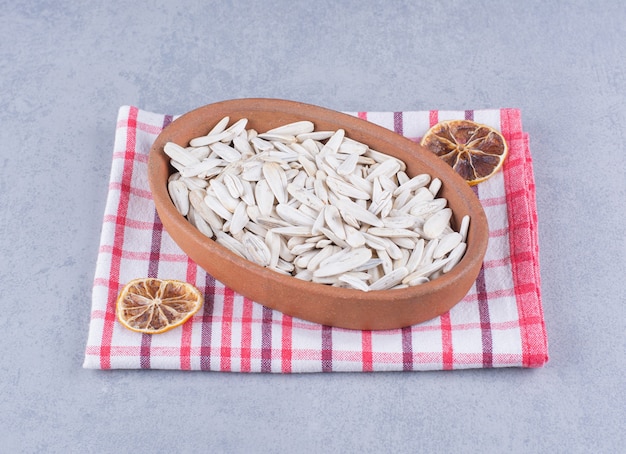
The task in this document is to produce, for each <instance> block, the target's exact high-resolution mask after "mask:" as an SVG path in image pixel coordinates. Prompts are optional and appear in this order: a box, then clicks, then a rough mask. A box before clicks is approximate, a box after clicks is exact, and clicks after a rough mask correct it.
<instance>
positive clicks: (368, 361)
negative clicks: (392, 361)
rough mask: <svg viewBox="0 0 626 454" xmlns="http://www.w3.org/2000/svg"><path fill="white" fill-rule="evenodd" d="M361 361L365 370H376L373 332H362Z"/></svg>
mask: <svg viewBox="0 0 626 454" xmlns="http://www.w3.org/2000/svg"><path fill="white" fill-rule="evenodd" d="M361 362H362V363H363V372H372V371H373V370H374V361H373V357H372V332H371V331H369V330H368V331H362V332H361Z"/></svg>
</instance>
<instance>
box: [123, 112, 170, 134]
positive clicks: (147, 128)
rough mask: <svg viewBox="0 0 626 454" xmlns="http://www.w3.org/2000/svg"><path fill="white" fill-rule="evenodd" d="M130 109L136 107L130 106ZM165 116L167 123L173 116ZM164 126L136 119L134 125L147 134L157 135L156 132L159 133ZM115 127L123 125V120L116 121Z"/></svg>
mask: <svg viewBox="0 0 626 454" xmlns="http://www.w3.org/2000/svg"><path fill="white" fill-rule="evenodd" d="M131 109H136V107H131ZM165 117H166V119H167V118H169V121H168V123H167V124H169V123H171V122H172V118H173V117H172V116H171V115H166V116H165ZM165 126H167V125H165ZM165 126H163V127H160V126H157V125H155V124H152V123H144V122H142V121H137V122H136V123H135V127H136V128H137V129H138V130H140V131H143V132H147V133H148V134H152V135H158V134H159V133H160V132H161V131H162V130H163V128H164V127H165ZM117 127H118V128H119V127H124V121H119V122H118V123H117Z"/></svg>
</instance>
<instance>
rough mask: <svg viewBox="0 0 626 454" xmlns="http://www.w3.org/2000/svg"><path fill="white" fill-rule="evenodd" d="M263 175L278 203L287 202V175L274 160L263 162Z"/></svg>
mask: <svg viewBox="0 0 626 454" xmlns="http://www.w3.org/2000/svg"><path fill="white" fill-rule="evenodd" d="M263 176H264V177H265V179H266V180H267V184H268V185H269V187H270V189H271V190H272V193H273V194H274V197H276V200H278V203H287V175H285V171H284V170H283V169H282V168H281V167H280V165H278V164H277V163H275V162H264V163H263Z"/></svg>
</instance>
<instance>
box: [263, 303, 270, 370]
mask: <svg viewBox="0 0 626 454" xmlns="http://www.w3.org/2000/svg"><path fill="white" fill-rule="evenodd" d="M271 371H272V310H271V309H270V308H269V307H265V306H263V319H262V321H261V372H271Z"/></svg>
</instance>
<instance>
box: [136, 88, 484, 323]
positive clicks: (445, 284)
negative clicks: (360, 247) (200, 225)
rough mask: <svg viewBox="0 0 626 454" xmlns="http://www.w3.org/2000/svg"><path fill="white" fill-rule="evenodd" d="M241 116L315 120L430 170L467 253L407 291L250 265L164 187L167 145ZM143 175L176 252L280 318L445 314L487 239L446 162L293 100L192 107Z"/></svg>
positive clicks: (472, 201)
mask: <svg viewBox="0 0 626 454" xmlns="http://www.w3.org/2000/svg"><path fill="white" fill-rule="evenodd" d="M227 115H228V116H229V117H230V120H231V124H232V122H234V121H236V120H238V119H240V118H247V119H248V121H249V122H248V126H247V128H254V129H256V130H257V131H259V132H263V131H265V130H267V129H270V128H274V127H277V126H280V125H283V124H286V123H290V122H294V121H298V120H310V121H313V122H314V124H315V127H316V129H317V130H337V129H339V128H343V129H344V130H345V131H346V136H347V137H350V138H353V139H355V140H358V141H360V142H363V143H366V144H368V145H369V146H370V147H371V148H373V149H375V150H378V151H381V152H384V153H387V154H389V155H392V156H395V157H397V158H399V159H402V160H403V161H404V162H405V163H406V165H407V171H406V172H407V174H409V176H414V175H416V174H418V173H424V172H426V173H428V174H430V175H431V176H432V177H433V178H434V177H439V178H440V179H441V181H442V182H443V186H442V189H441V192H440V196H442V197H445V198H446V199H447V200H448V206H450V207H451V208H452V211H453V213H454V216H453V220H452V223H453V227H454V228H455V229H456V228H457V227H458V225H459V223H460V220H461V218H462V217H463V216H464V215H466V214H468V215H470V216H471V222H470V228H469V233H468V238H467V244H468V247H467V251H466V253H465V256H464V258H463V259H462V261H461V262H460V263H459V264H458V265H457V266H456V267H455V268H454V269H453V270H452V271H450V272H449V273H447V274H445V275H443V276H441V277H439V278H437V279H434V280H433V281H431V282H429V283H427V284H423V285H418V286H414V287H411V288H407V289H396V290H381V291H371V292H362V291H360V290H353V289H344V288H336V287H331V286H327V285H323V284H316V283H311V282H304V281H302V280H299V279H296V278H294V277H290V276H285V275H281V274H279V273H277V272H274V271H271V270H269V269H267V268H264V267H261V266H259V265H256V264H254V263H251V262H249V261H247V260H245V259H243V258H241V257H239V256H237V255H236V254H234V253H232V252H230V251H229V250H227V249H226V248H224V247H222V246H220V245H219V244H217V243H216V242H214V241H213V240H211V239H209V238H207V237H206V236H204V235H203V234H201V233H200V232H199V231H198V230H196V228H195V227H193V226H192V225H191V224H190V223H189V222H188V221H187V220H186V219H185V218H184V217H183V216H181V215H180V214H179V213H178V211H177V210H176V208H175V207H174V204H173V203H172V201H171V200H170V197H169V195H168V192H167V187H166V182H167V178H168V176H169V175H170V174H171V173H173V172H174V169H173V168H172V167H171V166H170V164H169V158H168V157H167V155H166V154H165V153H164V152H163V146H164V145H165V143H166V142H168V141H172V142H175V143H177V144H179V145H181V146H187V145H188V142H189V140H191V139H192V138H194V137H198V136H201V135H205V134H207V133H208V131H209V130H210V129H211V128H212V127H213V125H215V124H216V123H217V122H218V121H219V120H220V119H222V118H223V117H224V116H227ZM148 173H149V175H148V178H149V183H150V188H151V190H152V195H153V198H154V203H155V205H156V209H157V211H158V213H159V216H160V218H161V221H162V222H163V226H164V228H165V229H166V231H167V232H168V233H169V234H170V235H171V237H172V238H173V239H174V241H175V242H176V243H177V244H178V245H179V246H180V248H181V249H182V250H183V251H184V252H185V253H187V254H188V255H189V257H190V258H191V259H192V260H194V261H195V262H196V263H197V264H198V265H199V266H201V267H202V268H204V270H206V271H207V272H208V273H209V274H211V275H212V276H213V277H215V279H217V280H219V281H220V282H222V283H223V284H224V285H226V286H228V287H230V288H231V289H233V290H235V291H236V292H238V293H240V294H242V295H244V296H246V297H248V298H250V299H252V300H253V301H256V302H257V303H260V304H263V305H265V306H267V307H270V308H272V309H276V310H278V311H281V312H283V313H284V314H288V315H291V316H293V317H298V318H300V319H303V320H308V321H312V322H316V323H320V324H324V325H330V326H336V327H342V328H350V329H368V330H381V329H394V328H401V327H405V326H409V325H414V324H418V323H421V322H424V321H427V320H430V319H432V318H434V317H436V316H438V315H441V314H443V313H445V312H447V311H448V310H449V309H450V308H452V307H453V306H454V305H455V304H456V303H458V302H459V301H460V300H461V299H462V298H463V297H464V296H465V295H466V294H467V292H468V290H469V289H470V288H471V286H472V284H473V283H474V281H475V280H476V277H477V275H478V272H479V270H480V267H481V264H482V261H483V258H484V255H485V251H486V248H487V242H488V227H487V219H486V216H485V213H484V211H483V209H482V207H481V205H480V202H479V201H478V198H477V197H476V195H475V194H474V193H473V191H472V190H471V189H470V187H469V186H468V185H467V183H466V182H465V181H464V180H462V179H461V178H460V177H459V176H458V175H457V174H456V173H455V172H454V171H453V170H452V169H451V168H450V167H449V166H448V165H447V164H445V163H444V162H443V161H441V160H440V159H439V158H437V157H435V156H434V155H433V154H432V153H430V152H429V151H426V150H425V149H423V148H422V147H420V146H419V145H418V144H416V143H414V142H412V141H410V140H408V139H406V138H404V137H402V136H400V135H399V134H396V133H394V132H392V131H389V130H387V129H385V128H382V127H379V126H377V125H374V124H372V123H369V122H367V121H364V120H361V119H358V118H355V117H352V116H350V115H346V114H343V113H339V112H335V111H332V110H328V109H325V108H322V107H317V106H313V105H309V104H303V103H299V102H292V101H284V100H278V99H237V100H230V101H223V102H218V103H215V104H210V105H206V106H203V107H200V108H198V109H195V110H193V111H191V112H189V113H187V114H185V115H183V116H181V117H180V118H178V119H176V120H175V121H174V122H172V123H171V124H170V125H169V126H168V127H167V128H165V129H164V130H163V132H162V133H161V134H160V135H159V136H158V137H157V139H156V141H155V143H154V145H153V146H152V149H151V150H150V158H149V166H148Z"/></svg>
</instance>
